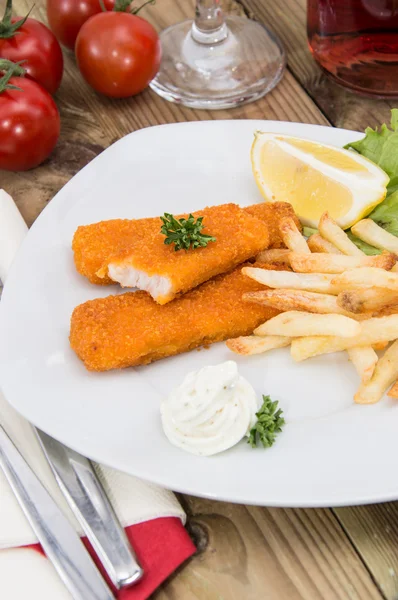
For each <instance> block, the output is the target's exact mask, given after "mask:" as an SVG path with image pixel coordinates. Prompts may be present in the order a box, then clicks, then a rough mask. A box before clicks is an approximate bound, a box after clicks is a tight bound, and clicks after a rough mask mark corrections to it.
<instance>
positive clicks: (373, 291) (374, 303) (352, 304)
mask: <svg viewBox="0 0 398 600" xmlns="http://www.w3.org/2000/svg"><path fill="white" fill-rule="evenodd" d="M337 304H338V306H340V307H341V308H343V309H344V310H346V311H349V312H352V313H364V312H377V311H379V310H382V309H384V308H387V307H390V306H394V305H397V304H398V290H397V291H396V292H394V291H392V290H386V289H384V288H368V289H367V288H365V289H359V290H348V291H345V292H341V293H340V294H339V295H338V296H337Z"/></svg>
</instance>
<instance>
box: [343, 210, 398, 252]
mask: <svg viewBox="0 0 398 600" xmlns="http://www.w3.org/2000/svg"><path fill="white" fill-rule="evenodd" d="M351 231H352V233H353V234H354V235H356V236H357V237H359V239H361V240H363V241H364V242H366V243H367V244H370V245H371V246H374V247H375V248H379V249H380V250H388V252H393V253H394V254H398V238H397V237H395V235H393V234H392V233H388V231H386V230H385V229H383V228H382V227H380V225H377V223H375V222H374V221H372V219H362V221H359V222H358V223H355V225H353V226H352V227H351Z"/></svg>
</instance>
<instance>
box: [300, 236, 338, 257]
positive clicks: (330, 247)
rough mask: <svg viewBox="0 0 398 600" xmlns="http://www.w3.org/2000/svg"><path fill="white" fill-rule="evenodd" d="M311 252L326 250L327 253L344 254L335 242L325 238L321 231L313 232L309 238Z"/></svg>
mask: <svg viewBox="0 0 398 600" xmlns="http://www.w3.org/2000/svg"><path fill="white" fill-rule="evenodd" d="M307 244H308V247H309V249H310V250H311V252H324V253H326V254H342V252H341V251H340V250H339V249H338V248H336V246H335V245H334V244H331V243H330V242H329V241H328V240H326V239H325V238H323V237H322V236H321V235H320V234H319V233H313V234H312V235H311V236H310V237H309V238H308V240H307Z"/></svg>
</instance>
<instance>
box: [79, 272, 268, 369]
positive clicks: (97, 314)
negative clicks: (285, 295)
mask: <svg viewBox="0 0 398 600" xmlns="http://www.w3.org/2000/svg"><path fill="white" fill-rule="evenodd" d="M260 289H264V286H262V285H261V284H259V283H257V282H256V281H253V280H252V279H250V278H249V277H247V276H246V275H243V273H242V268H241V266H239V267H237V268H236V269H235V270H234V271H232V272H230V273H228V274H226V275H225V274H224V275H219V276H218V277H215V278H214V279H211V280H210V281H207V282H206V283H203V284H202V285H201V286H199V287H197V288H195V289H194V290H191V291H190V292H188V293H187V294H184V295H183V296H181V297H180V298H177V299H176V300H174V301H173V302H170V303H168V304H166V305H164V306H160V305H159V304H157V303H156V302H154V301H153V300H152V298H151V297H150V296H149V295H148V294H147V293H145V292H129V293H126V294H122V295H119V296H108V297H107V298H98V299H96V300H90V301H88V302H85V303H84V304H81V305H80V306H78V307H77V308H75V310H74V311H73V314H72V319H71V330H70V344H71V347H72V348H73V350H74V351H75V352H76V354H77V355H78V357H79V358H80V359H81V360H82V361H83V362H84V364H85V366H86V367H87V369H89V370H90V371H107V370H110V369H119V368H123V367H131V366H136V365H144V364H147V363H150V362H152V361H155V360H159V359H161V358H164V357H166V356H172V355H174V354H180V353H182V352H187V351H188V350H192V349H193V348H197V347H198V346H203V345H206V344H210V343H213V342H220V341H222V340H227V339H230V338H233V337H238V336H242V335H248V334H251V333H252V332H253V330H254V329H255V328H256V327H258V326H259V325H260V324H261V323H264V321H266V320H267V319H270V318H271V317H273V316H275V315H277V314H278V312H279V311H277V310H275V309H273V308H270V307H267V306H262V305H259V304H249V303H247V302H244V301H243V300H242V295H243V294H244V293H247V292H255V291H259V290H260Z"/></svg>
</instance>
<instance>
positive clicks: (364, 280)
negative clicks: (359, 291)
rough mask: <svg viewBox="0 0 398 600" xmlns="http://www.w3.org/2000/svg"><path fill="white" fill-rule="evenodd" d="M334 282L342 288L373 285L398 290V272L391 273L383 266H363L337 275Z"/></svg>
mask: <svg viewBox="0 0 398 600" xmlns="http://www.w3.org/2000/svg"><path fill="white" fill-rule="evenodd" d="M380 256H382V255H380ZM332 284H333V285H337V286H340V287H341V288H358V287H366V286H368V287H370V286H371V287H379V288H385V289H387V290H393V291H398V273H391V272H388V271H386V270H385V269H383V268H377V267H363V268H359V269H353V270H351V271H346V272H345V273H341V274H340V275H336V277H335V278H334V279H332Z"/></svg>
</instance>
